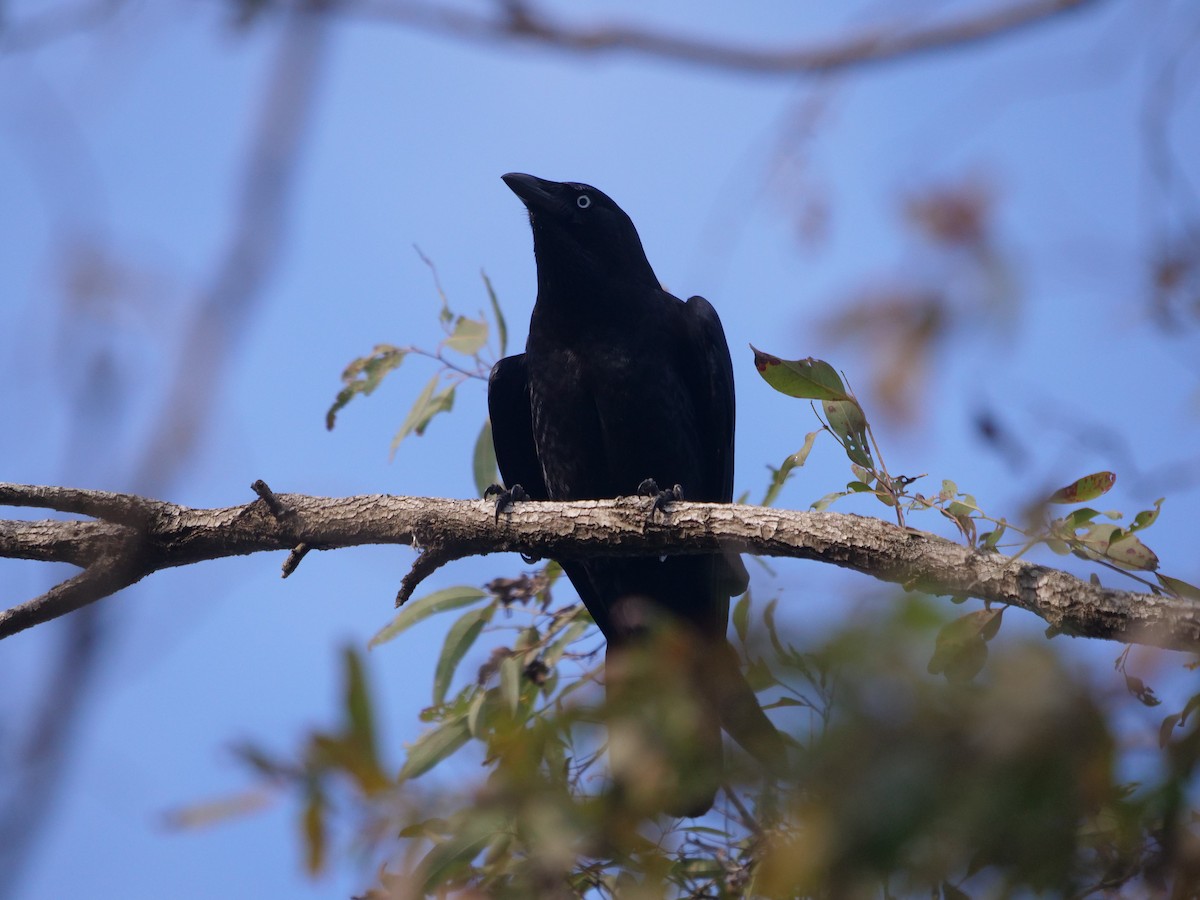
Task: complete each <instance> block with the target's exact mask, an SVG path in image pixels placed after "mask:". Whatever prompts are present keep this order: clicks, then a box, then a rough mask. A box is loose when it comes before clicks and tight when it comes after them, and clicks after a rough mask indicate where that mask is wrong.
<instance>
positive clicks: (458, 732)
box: [396, 714, 471, 781]
mask: <svg viewBox="0 0 1200 900" xmlns="http://www.w3.org/2000/svg"><path fill="white" fill-rule="evenodd" d="M470 737H471V733H470V731H469V730H468V728H467V717H466V715H465V714H464V715H461V716H457V717H455V718H453V719H450V720H448V721H446V722H443V723H442V724H441V725H439V726H437V727H436V728H434V729H432V730H431V731H427V732H425V733H424V734H423V735H421V736H420V737H419V738H417V739H416V741H415V742H414V743H413V744H412V745H411V746H410V747H409V748H408V758H407V759H406V760H405V761H404V765H403V767H401V769H400V774H399V775H397V776H396V778H397V779H398V780H400V781H404V780H405V779H408V778H416V777H418V776H419V775H423V774H425V773H426V772H428V771H429V770H430V769H432V768H433V767H434V766H436V765H437V764H438V763H440V762H441V761H442V760H443V759H446V758H447V757H449V756H451V755H452V754H453V753H454V752H455V751H457V750H458V748H459V747H461V746H462V745H463V744H465V743H466V742H467V741H468V740H469V739H470Z"/></svg>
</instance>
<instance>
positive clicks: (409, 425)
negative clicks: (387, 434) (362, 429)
mask: <svg viewBox="0 0 1200 900" xmlns="http://www.w3.org/2000/svg"><path fill="white" fill-rule="evenodd" d="M441 377H442V375H441V373H440V372H439V373H438V374H436V375H434V376H433V377H432V378H431V379H429V383H428V384H426V385H425V387H423V388H422V389H421V393H420V394H418V395H417V399H416V402H415V403H413V405H412V409H410V410H409V411H408V415H407V416H406V417H405V419H404V423H403V424H402V425H401V426H400V430H399V431H397V432H396V436H395V437H393V438H392V444H391V446H390V447H389V448H388V452H389V453H390V454H391V455H392V456H395V455H396V448H397V447H399V446H400V442H401V441H402V440H404V439H405V438H406V437H408V435H410V434H413V433H415V434H417V435H418V436H419V435H422V434H424V433H425V429H426V428H427V427H428V426H429V420H430V419H432V418H433V417H434V416H436V415H437V414H438V413H440V412H448V411H449V410H450V409H452V408H453V407H454V388H455V385H453V384H450V385H447V386H446V387H445V388H443V389H442V390H440V391H438V390H437V386H438V380H439V379H440V378H441ZM435 392H436V393H435Z"/></svg>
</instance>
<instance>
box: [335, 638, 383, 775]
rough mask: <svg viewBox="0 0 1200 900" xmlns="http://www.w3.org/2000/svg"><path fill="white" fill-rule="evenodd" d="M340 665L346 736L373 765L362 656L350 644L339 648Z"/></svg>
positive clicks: (368, 694)
mask: <svg viewBox="0 0 1200 900" xmlns="http://www.w3.org/2000/svg"><path fill="white" fill-rule="evenodd" d="M342 667H343V672H344V676H343V677H344V678H345V683H346V717H347V719H348V725H349V727H348V731H349V738H350V740H351V741H352V742H353V744H354V746H355V749H356V750H357V751H358V754H359V755H360V756H362V757H365V760H366V761H367V763H368V764H369V765H370V766H372V767H374V766H376V760H377V756H376V752H375V723H374V722H373V721H372V714H371V692H370V689H369V688H368V686H367V677H366V673H365V671H364V670H363V661H362V657H361V656H360V655H359V654H358V651H356V650H355V649H353V648H352V647H346V648H345V649H344V650H343V651H342Z"/></svg>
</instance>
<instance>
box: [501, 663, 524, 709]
mask: <svg viewBox="0 0 1200 900" xmlns="http://www.w3.org/2000/svg"><path fill="white" fill-rule="evenodd" d="M500 697H501V699H502V700H503V701H504V705H505V706H506V707H508V711H509V712H510V713H512V714H513V715H514V716H515V715H516V714H517V706H518V705H519V704H520V702H521V658H520V657H519V656H517V655H516V654H515V653H514V654H512V655H511V656H506V657H504V659H502V660H500Z"/></svg>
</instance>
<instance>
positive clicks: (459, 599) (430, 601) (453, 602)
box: [367, 585, 488, 649]
mask: <svg viewBox="0 0 1200 900" xmlns="http://www.w3.org/2000/svg"><path fill="white" fill-rule="evenodd" d="M486 596H488V595H487V593H486V592H484V591H481V590H480V589H479V588H477V587H466V586H462V585H460V586H458V587H449V588H443V589H442V590H440V591H434V592H433V593H432V594H427V595H426V596H424V597H422V598H420V599H419V600H412V601H410V602H408V603H406V604H405V605H404V608H403V609H402V610H400V612H399V613H397V615H396V617H395V618H393V619H392V621H391V622H389V623H388V624H387V625H386V626H384V627H383V628H382V629H380V630H379V632H378V633H377V634H376V635H375V636H374V637H373V638H371V640H370V642H368V644H367V649H374V648H375V647H378V646H379V645H380V644H383V643H386V642H387V641H390V640H391V639H392V638H394V637H395V636H396V635H398V634H399V633H400V632H402V631H404V630H405V629H406V628H409V627H411V626H413V625H415V624H417V623H418V622H420V621H421V620H422V619H427V618H429V617H430V616H432V615H434V614H436V613H440V612H445V611H446V610H448V609H458V608H459V607H460V606H467V605H468V604H471V603H475V602H477V601H479V600H482V599H483V598H484V597H486Z"/></svg>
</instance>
